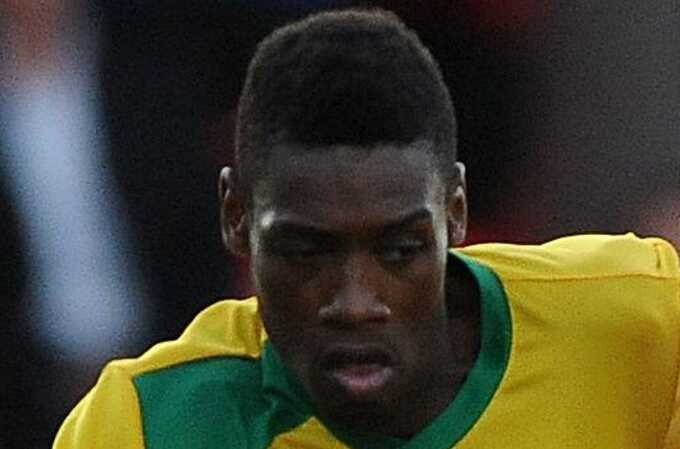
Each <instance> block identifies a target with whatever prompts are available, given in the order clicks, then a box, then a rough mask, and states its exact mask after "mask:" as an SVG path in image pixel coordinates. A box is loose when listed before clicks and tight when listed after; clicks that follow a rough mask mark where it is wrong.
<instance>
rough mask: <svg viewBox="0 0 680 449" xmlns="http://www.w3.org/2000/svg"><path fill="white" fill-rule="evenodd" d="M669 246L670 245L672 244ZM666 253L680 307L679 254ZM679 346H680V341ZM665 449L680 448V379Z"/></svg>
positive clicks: (671, 251) (679, 352) (679, 372)
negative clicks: (674, 277)
mask: <svg viewBox="0 0 680 449" xmlns="http://www.w3.org/2000/svg"><path fill="white" fill-rule="evenodd" d="M668 246H669V247H670V245H668ZM666 253H667V254H668V257H667V258H666V260H667V261H669V263H667V265H669V266H670V267H672V269H673V271H674V272H675V273H676V280H677V288H676V303H677V304H678V305H679V307H680V278H678V275H677V273H678V271H680V270H679V269H678V265H680V264H679V263H678V256H677V254H676V253H675V252H674V251H673V249H672V248H670V251H666ZM678 346H680V343H679V345H678ZM678 360H679V362H678V365H680V348H679V349H678ZM677 371H678V372H677V373H676V374H677V375H678V376H680V367H679V369H678V370H677ZM663 449H680V379H679V380H678V381H677V384H676V393H675V403H674V406H673V412H672V417H671V421H670V424H669V426H668V431H667V432H666V438H665V442H664V446H663Z"/></svg>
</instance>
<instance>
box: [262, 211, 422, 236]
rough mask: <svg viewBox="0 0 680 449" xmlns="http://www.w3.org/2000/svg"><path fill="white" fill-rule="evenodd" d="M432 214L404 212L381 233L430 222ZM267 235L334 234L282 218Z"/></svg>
mask: <svg viewBox="0 0 680 449" xmlns="http://www.w3.org/2000/svg"><path fill="white" fill-rule="evenodd" d="M431 219H432V213H431V212H430V210H428V209H425V208H422V209H416V210H414V211H410V212H406V213H404V214H402V215H400V216H398V217H397V218H395V219H393V220H390V221H389V222H387V223H385V224H383V225H382V226H381V228H382V229H381V231H382V232H385V233H391V232H396V231H398V230H400V229H403V228H407V227H409V226H411V225H413V224H415V223H417V222H420V221H424V220H428V221H431ZM267 228H268V229H267V233H268V234H269V233H271V234H288V233H291V234H302V235H310V236H324V235H329V234H335V232H333V231H331V230H327V229H326V228H324V227H319V226H316V225H314V224H313V223H307V222H302V221H298V220H297V219H295V218H290V219H288V218H282V219H275V220H273V221H272V222H271V223H270V224H269V226H268V227H267Z"/></svg>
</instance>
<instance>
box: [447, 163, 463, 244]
mask: <svg viewBox="0 0 680 449" xmlns="http://www.w3.org/2000/svg"><path fill="white" fill-rule="evenodd" d="M467 219H468V213H467V194H466V185H465V166H464V165H463V164H462V163H461V162H456V175H455V176H454V178H453V180H452V182H451V186H450V190H449V195H448V204H447V221H448V223H447V225H448V238H449V246H450V247H452V246H456V245H460V244H462V243H463V242H464V241H465V237H466V235H467Z"/></svg>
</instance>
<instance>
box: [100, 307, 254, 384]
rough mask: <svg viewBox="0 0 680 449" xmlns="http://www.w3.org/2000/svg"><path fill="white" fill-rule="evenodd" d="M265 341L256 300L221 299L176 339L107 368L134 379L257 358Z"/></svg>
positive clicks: (200, 314)
mask: <svg viewBox="0 0 680 449" xmlns="http://www.w3.org/2000/svg"><path fill="white" fill-rule="evenodd" d="M265 340H266V335H265V333H264V328H263V326H262V323H261V321H260V319H259V315H258V312H257V300H256V298H254V297H253V298H249V299H246V300H222V301H219V302H217V303H215V304H213V305H211V306H209V307H207V308H206V309H204V310H203V311H201V312H200V313H199V314H198V315H196V317H195V318H194V319H193V320H192V322H191V323H190V324H189V326H188V327H187V328H186V329H185V330H184V332H183V333H182V335H181V336H180V337H179V338H178V339H176V340H171V341H166V342H162V343H158V344H156V345H154V346H153V347H151V348H150V349H149V350H148V351H146V352H145V353H144V354H142V355H141V356H140V357H137V358H133V359H123V360H116V361H113V362H111V363H109V364H108V365H107V369H109V368H111V369H115V370H119V371H124V372H126V373H127V374H128V375H129V376H130V377H137V376H140V375H143V374H145V373H148V372H154V371H158V370H162V369H166V368H171V367H173V366H175V365H180V364H186V363H191V362H195V361H199V360H203V359H211V358H215V357H229V356H232V357H237V358H246V359H256V358H258V357H259V356H260V354H261V352H262V348H263V344H264V341H265Z"/></svg>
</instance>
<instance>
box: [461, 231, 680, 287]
mask: <svg viewBox="0 0 680 449" xmlns="http://www.w3.org/2000/svg"><path fill="white" fill-rule="evenodd" d="M459 251H460V252H461V253H462V254H464V255H467V256H470V257H472V258H474V259H476V260H477V261H479V262H481V263H483V264H485V265H487V266H489V267H491V268H492V269H493V270H494V272H496V273H497V274H498V276H499V277H500V278H501V279H503V280H504V281H512V280H549V279H580V278H600V277H602V278H606V277H620V276H645V277H654V278H660V279H678V278H680V264H679V263H678V255H677V253H676V251H675V249H674V248H673V246H672V245H671V244H670V243H668V242H666V241H664V240H662V239H659V238H655V237H649V238H640V237H637V236H635V235H634V234H625V235H595V234H587V235H580V236H570V237H563V238H560V239H557V240H553V241H550V242H548V243H544V244H542V245H514V244H502V243H485V244H479V245H473V246H469V247H465V248H461V249H460V250H459Z"/></svg>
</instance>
